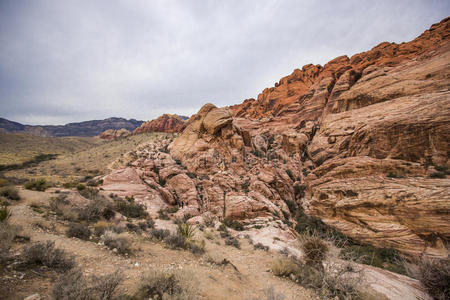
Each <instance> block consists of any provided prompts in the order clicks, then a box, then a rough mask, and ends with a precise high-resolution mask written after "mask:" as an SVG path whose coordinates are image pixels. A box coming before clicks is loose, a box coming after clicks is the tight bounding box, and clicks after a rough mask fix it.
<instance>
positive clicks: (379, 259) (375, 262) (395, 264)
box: [339, 244, 406, 274]
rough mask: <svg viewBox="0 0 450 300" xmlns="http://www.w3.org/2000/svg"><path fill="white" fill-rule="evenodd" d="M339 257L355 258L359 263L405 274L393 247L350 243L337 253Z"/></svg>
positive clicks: (398, 254)
mask: <svg viewBox="0 0 450 300" xmlns="http://www.w3.org/2000/svg"><path fill="white" fill-rule="evenodd" d="M339 257H340V258H343V259H351V260H357V261H358V262H360V263H363V264H366V265H371V266H375V267H378V268H383V269H387V270H389V271H392V272H396V273H399V274H406V270H405V268H404V264H403V262H402V259H401V256H400V253H399V252H398V250H395V249H390V248H377V247H374V246H372V245H358V244H352V245H347V246H345V247H344V248H343V249H342V250H341V252H340V253H339Z"/></svg>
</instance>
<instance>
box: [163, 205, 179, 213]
mask: <svg viewBox="0 0 450 300" xmlns="http://www.w3.org/2000/svg"><path fill="white" fill-rule="evenodd" d="M178 210H179V208H178V206H171V207H169V208H168V209H167V210H166V211H167V212H168V213H169V214H174V213H176V212H177V211H178Z"/></svg>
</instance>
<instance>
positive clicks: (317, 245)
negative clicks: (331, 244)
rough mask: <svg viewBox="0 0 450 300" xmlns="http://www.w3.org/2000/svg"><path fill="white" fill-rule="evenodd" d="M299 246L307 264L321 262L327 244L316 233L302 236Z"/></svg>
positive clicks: (325, 252)
mask: <svg viewBox="0 0 450 300" xmlns="http://www.w3.org/2000/svg"><path fill="white" fill-rule="evenodd" d="M301 247H302V250H303V252H304V254H305V261H306V263H307V264H321V263H322V261H323V260H324V259H325V257H326V255H327V253H328V246H327V244H326V243H325V242H324V241H323V240H322V239H321V238H320V237H318V236H317V235H311V236H308V235H305V236H303V237H302V246H301Z"/></svg>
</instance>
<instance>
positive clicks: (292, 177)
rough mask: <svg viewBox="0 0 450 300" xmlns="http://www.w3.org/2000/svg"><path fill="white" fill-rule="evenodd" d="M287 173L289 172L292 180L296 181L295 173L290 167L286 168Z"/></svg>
mask: <svg viewBox="0 0 450 300" xmlns="http://www.w3.org/2000/svg"><path fill="white" fill-rule="evenodd" d="M286 174H288V176H289V178H291V180H292V181H294V182H295V176H294V173H292V171H291V170H290V169H287V170H286Z"/></svg>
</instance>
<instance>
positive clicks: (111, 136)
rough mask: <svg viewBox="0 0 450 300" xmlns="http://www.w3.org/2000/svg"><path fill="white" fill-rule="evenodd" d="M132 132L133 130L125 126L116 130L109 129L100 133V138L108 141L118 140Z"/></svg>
mask: <svg viewBox="0 0 450 300" xmlns="http://www.w3.org/2000/svg"><path fill="white" fill-rule="evenodd" d="M130 134H131V132H130V131H129V130H127V129H125V128H122V129H119V130H115V129H108V130H106V131H104V132H102V133H100V134H99V136H98V137H99V138H101V139H103V140H107V141H112V140H117V139H120V138H124V137H127V136H129V135H130Z"/></svg>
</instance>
